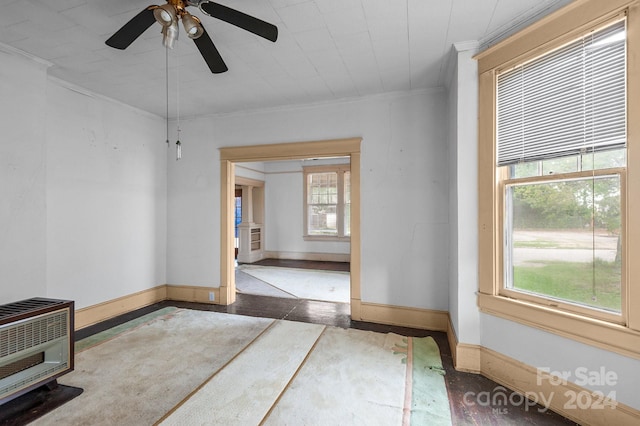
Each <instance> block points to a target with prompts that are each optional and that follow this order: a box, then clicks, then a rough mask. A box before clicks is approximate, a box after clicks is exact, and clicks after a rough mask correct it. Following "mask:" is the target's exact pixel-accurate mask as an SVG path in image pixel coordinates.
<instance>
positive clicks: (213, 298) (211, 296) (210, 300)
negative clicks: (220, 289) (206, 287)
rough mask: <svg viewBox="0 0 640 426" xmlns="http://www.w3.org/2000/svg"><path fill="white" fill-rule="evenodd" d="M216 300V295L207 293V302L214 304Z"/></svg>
mask: <svg viewBox="0 0 640 426" xmlns="http://www.w3.org/2000/svg"><path fill="white" fill-rule="evenodd" d="M215 300H216V295H215V293H214V292H212V291H210V292H209V302H214V301H215Z"/></svg>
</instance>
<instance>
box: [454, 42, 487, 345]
mask: <svg viewBox="0 0 640 426" xmlns="http://www.w3.org/2000/svg"><path fill="white" fill-rule="evenodd" d="M474 53H475V43H459V44H455V45H454V46H453V47H452V52H451V54H452V55H453V57H452V60H453V63H454V64H455V66H454V70H453V71H452V73H453V75H452V77H451V83H450V85H449V114H450V116H449V138H450V139H449V150H450V152H449V162H450V173H449V176H450V186H449V189H450V191H451V192H450V196H449V202H450V206H451V207H450V208H451V209H452V213H451V216H450V217H451V235H450V238H451V256H450V262H451V263H450V268H449V271H450V272H449V314H450V316H451V322H452V324H453V327H454V329H455V332H456V336H457V338H458V341H460V342H463V343H468V344H474V345H475V344H480V332H479V331H480V329H479V316H478V313H479V311H478V307H477V304H476V298H475V292H476V290H477V288H478V232H477V226H478V220H477V211H478V188H477V176H478V167H477V163H478V148H477V146H478V142H477V140H478V129H477V110H478V108H477V104H478V95H477V93H478V83H477V81H478V78H477V64H476V61H475V60H474V59H473V55H474Z"/></svg>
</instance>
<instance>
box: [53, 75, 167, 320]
mask: <svg viewBox="0 0 640 426" xmlns="http://www.w3.org/2000/svg"><path fill="white" fill-rule="evenodd" d="M46 98H47V133H46V147H47V150H46V151H47V198H46V200H47V233H46V235H47V293H48V295H49V296H51V297H59V298H71V299H75V300H76V307H77V308H82V307H85V306H89V305H93V304H97V303H100V302H104V301H106V300H112V299H115V298H118V297H121V296H125V295H129V294H132V293H135V292H138V291H141V290H145V289H149V288H152V287H155V286H158V285H162V284H165V283H166V272H165V261H166V259H165V258H166V164H167V146H166V143H165V136H164V132H163V120H162V119H161V118H160V117H157V116H154V115H151V114H148V113H146V112H142V111H139V110H136V109H134V108H131V107H128V106H125V105H122V104H119V103H116V102H113V101H110V100H107V99H104V98H101V97H98V96H96V95H92V94H90V93H87V94H85V93H81V92H78V91H77V90H72V89H69V88H67V87H65V85H64V84H61V83H60V82H57V81H55V80H52V81H50V82H49V84H48V85H47V93H46Z"/></svg>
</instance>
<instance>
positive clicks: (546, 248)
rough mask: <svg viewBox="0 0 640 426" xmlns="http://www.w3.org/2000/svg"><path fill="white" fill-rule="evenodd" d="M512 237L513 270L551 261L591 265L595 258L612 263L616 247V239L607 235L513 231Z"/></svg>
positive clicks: (600, 232)
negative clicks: (515, 267) (589, 263)
mask: <svg viewBox="0 0 640 426" xmlns="http://www.w3.org/2000/svg"><path fill="white" fill-rule="evenodd" d="M513 237H514V246H515V248H514V250H513V251H514V253H513V262H514V266H523V265H527V266H532V265H535V264H536V263H538V262H541V263H542V262H548V261H552V260H555V261H557V260H562V261H566V262H585V263H586V262H592V261H593V258H594V256H595V257H596V258H597V259H602V260H605V261H607V262H613V261H614V260H615V258H616V247H617V244H618V237H617V236H616V235H611V234H609V233H608V232H606V231H599V232H596V233H595V234H593V233H591V232H580V231H546V230H545V231H515V232H514V235H513ZM523 246H524V247H523ZM594 248H595V250H594Z"/></svg>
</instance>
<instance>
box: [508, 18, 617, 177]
mask: <svg viewBox="0 0 640 426" xmlns="http://www.w3.org/2000/svg"><path fill="white" fill-rule="evenodd" d="M625 40H626V26H625V21H619V22H616V23H615V24H613V25H610V26H608V27H606V28H604V29H601V30H598V31H596V32H593V33H591V34H588V35H586V36H584V37H583V38H581V39H579V40H577V41H575V42H573V43H571V44H568V45H566V46H564V47H562V48H560V49H558V50H555V51H553V52H550V53H549V54H546V55H544V56H541V57H539V58H536V59H534V60H532V61H530V62H526V63H523V64H521V65H518V66H517V67H515V68H513V69H510V70H508V71H506V72H504V73H501V74H499V75H498V79H497V138H498V143H497V146H498V158H497V162H498V165H499V166H504V165H509V164H515V163H519V162H526V161H535V160H542V159H546V158H557V157H563V156H567V155H575V154H579V153H585V152H593V151H604V150H609V149H615V148H621V147H625V146H626V140H627V138H626V43H625Z"/></svg>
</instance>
